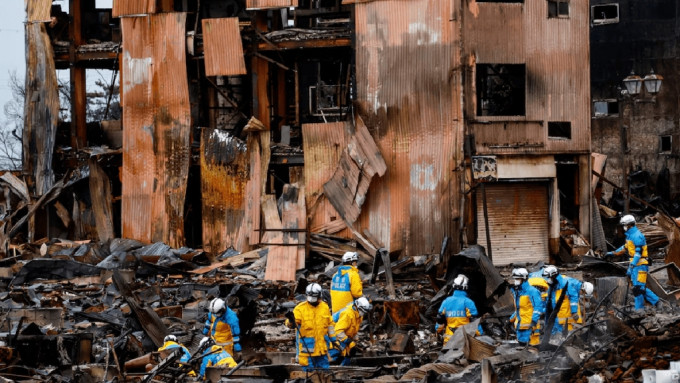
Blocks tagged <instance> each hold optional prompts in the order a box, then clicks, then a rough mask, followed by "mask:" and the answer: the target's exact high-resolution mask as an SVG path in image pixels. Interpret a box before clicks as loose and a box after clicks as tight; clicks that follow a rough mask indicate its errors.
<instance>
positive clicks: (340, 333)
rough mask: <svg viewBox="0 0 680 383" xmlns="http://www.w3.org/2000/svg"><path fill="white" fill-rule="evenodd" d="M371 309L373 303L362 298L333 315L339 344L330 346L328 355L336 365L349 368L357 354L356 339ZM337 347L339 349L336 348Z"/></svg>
mask: <svg viewBox="0 0 680 383" xmlns="http://www.w3.org/2000/svg"><path fill="white" fill-rule="evenodd" d="M371 308H372V307H371V303H370V302H368V299H366V298H365V297H360V298H357V299H356V300H355V301H354V302H352V303H350V304H348V305H347V306H345V308H344V309H342V310H340V311H338V312H337V313H335V314H333V321H334V322H335V336H336V338H337V343H335V345H334V344H332V343H331V344H330V349H329V351H328V355H329V356H330V359H331V361H332V362H333V363H334V364H340V365H341V366H349V364H350V359H351V358H352V357H353V356H354V354H355V352H356V344H355V343H354V337H355V336H356V335H357V333H358V332H359V327H360V326H361V322H362V321H363V319H364V316H365V315H366V314H367V313H368V312H369V311H371ZM336 345H337V346H338V347H335V346H336Z"/></svg>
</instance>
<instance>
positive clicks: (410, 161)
mask: <svg viewBox="0 0 680 383" xmlns="http://www.w3.org/2000/svg"><path fill="white" fill-rule="evenodd" d="M51 3H52V2H51V1H49V0H45V1H36V2H31V3H30V4H29V5H28V23H27V43H28V48H27V52H28V57H27V62H28V72H29V73H28V76H27V78H28V79H27V84H28V85H29V87H28V92H29V96H28V99H27V100H30V103H29V104H28V106H27V111H28V112H27V113H28V116H29V117H30V118H27V122H26V128H25V132H24V135H25V136H24V137H25V138H24V147H25V150H24V155H25V164H24V175H25V176H26V177H27V180H28V185H29V188H31V190H32V191H34V193H35V194H36V195H38V196H40V195H47V194H49V193H50V192H51V191H53V190H54V189H55V185H57V186H58V187H59V188H60V189H59V190H62V189H63V188H62V186H63V187H74V188H79V192H83V193H85V194H86V197H81V196H80V195H81V194H80V193H62V194H61V195H60V196H59V197H58V198H57V197H55V198H53V199H51V200H57V201H58V202H59V203H60V205H62V206H61V207H62V209H56V208H52V207H49V208H48V209H47V210H45V212H44V215H45V216H46V217H48V218H50V219H46V220H40V221H39V222H36V223H34V226H33V227H32V229H30V230H31V233H32V234H33V235H37V233H42V234H43V235H50V233H51V234H54V233H58V232H62V233H67V234H64V235H69V236H71V237H73V238H80V237H90V238H95V239H99V240H107V239H110V238H113V237H117V236H121V237H124V238H132V239H137V240H140V241H142V242H145V243H153V242H164V243H167V244H169V245H170V246H173V247H180V246H184V245H187V246H193V247H203V248H204V249H206V250H207V251H208V252H210V253H211V254H219V253H221V252H223V251H225V250H226V249H228V248H230V247H232V248H234V249H236V250H238V251H241V252H245V251H248V250H251V249H254V248H256V247H258V246H260V245H267V246H270V245H277V244H281V245H283V244H285V245H287V246H278V247H276V250H271V251H270V259H269V260H268V262H279V261H280V263H281V265H279V266H280V267H278V266H272V270H274V269H275V268H277V267H278V269H277V270H290V269H292V270H293V272H294V270H295V267H298V268H299V267H301V266H303V265H304V261H305V255H306V254H307V253H309V252H310V251H314V249H312V248H310V246H309V244H308V243H307V241H306V237H308V236H309V235H310V234H311V233H327V234H332V235H335V236H339V237H347V238H355V239H356V240H357V241H358V242H359V244H360V245H361V246H362V247H363V248H364V249H366V250H367V251H369V252H374V251H375V250H376V249H378V248H380V247H384V248H386V249H387V250H388V251H390V252H391V253H393V254H401V255H406V256H415V255H432V254H439V253H440V252H442V251H444V252H446V253H452V252H456V251H458V250H459V249H460V248H462V247H463V246H465V245H468V244H473V243H477V242H478V243H480V244H481V245H483V246H485V247H488V246H489V245H490V248H489V249H487V250H488V253H491V254H492V255H493V260H494V263H496V264H509V263H513V262H534V261H539V260H545V261H547V260H548V259H549V256H550V255H551V254H553V255H555V254H557V253H558V252H559V246H560V242H559V239H560V221H561V220H560V218H561V217H566V218H567V219H569V220H571V221H572V222H573V223H574V224H575V226H576V228H577V229H578V230H579V231H580V232H581V233H582V234H583V235H584V236H585V237H586V238H587V237H589V236H590V221H591V218H590V217H591V214H592V205H591V186H590V185H591V160H590V158H591V155H590V113H589V112H588V111H589V107H590V77H589V72H588V71H587V70H584V68H587V67H588V62H589V60H588V58H589V23H590V11H591V9H590V7H589V4H588V3H587V2H586V1H585V0H571V1H562V0H555V1H552V0H546V1H538V2H534V1H532V2H524V1H521V0H517V1H509V0H504V1H486V0H485V1H481V0H477V1H467V0H454V1H449V0H446V1H444V0H414V1H400V0H379V1H378V0H377V1H370V0H355V1H354V0H343V1H341V0H245V1H241V0H232V1H206V0H203V1H196V0H175V1H173V0H134V1H132V0H127V1H125V0H113V8H112V9H98V8H96V6H95V4H94V3H95V2H94V1H88V0H70V1H69V6H68V13H66V12H64V11H61V13H60V12H57V11H59V10H58V9H56V10H55V8H54V7H52V4H51ZM55 20H56V22H55ZM64 23H66V26H64ZM54 25H62V27H61V28H60V29H57V28H55V27H54ZM94 68H101V69H109V70H113V71H114V73H116V74H117V77H118V78H119V84H120V105H121V108H122V118H121V119H120V120H118V121H97V122H94V123H92V122H90V123H88V121H87V118H86V104H87V93H88V92H87V81H86V73H87V70H88V69H94ZM58 69H66V70H68V71H69V73H70V86H71V87H70V96H71V97H70V99H71V113H70V115H71V117H70V121H68V123H64V122H59V121H58V119H57V118H56V117H57V116H58V114H59V113H58V112H59V104H58V102H57V91H58V89H57V83H56V79H55V73H54V72H55V70H58ZM45 127H46V128H45ZM73 169H86V170H84V171H83V172H80V173H79V174H80V176H79V178H78V177H76V179H74V176H73V174H69V173H72V172H70V171H69V170H73ZM64 175H68V176H69V177H66V178H63V176H64ZM59 179H61V180H60V181H57V180H59ZM85 179H89V181H83V180H85ZM60 183H61V184H60ZM277 200H278V206H277ZM46 206H47V205H46ZM65 216H68V218H70V219H69V220H66V219H65V218H64V217H65ZM74 221H77V223H74ZM41 225H42V226H41ZM69 225H70V226H69ZM74 226H77V227H78V230H75V229H74ZM446 238H448V240H445V239H446ZM443 243H448V246H447V248H446V249H442V244H443ZM288 245H292V246H288ZM398 256H399V255H395V257H398ZM272 259H274V260H279V261H272ZM291 262H292V263H291ZM268 268H269V263H268ZM284 274H285V276H283V274H275V275H274V274H272V275H271V276H272V278H273V279H287V278H290V273H289V272H286V273H284Z"/></svg>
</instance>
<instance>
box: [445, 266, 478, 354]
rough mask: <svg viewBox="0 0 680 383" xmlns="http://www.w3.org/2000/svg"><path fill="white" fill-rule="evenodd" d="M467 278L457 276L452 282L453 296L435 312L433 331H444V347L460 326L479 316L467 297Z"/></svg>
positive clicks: (473, 303) (472, 302)
mask: <svg viewBox="0 0 680 383" xmlns="http://www.w3.org/2000/svg"><path fill="white" fill-rule="evenodd" d="M467 289H468V277H466V276H465V275H463V274H458V276H457V277H456V279H454V280H453V294H451V296H450V297H448V298H446V299H444V302H442V304H441V306H439V311H438V312H437V324H436V325H435V327H434V328H435V331H437V332H441V331H442V329H444V342H443V344H442V346H446V343H448V341H449V339H451V336H453V333H454V332H455V331H456V329H457V328H458V327H460V326H465V325H466V324H468V323H470V319H471V318H476V317H477V316H479V313H478V312H477V306H476V305H475V302H474V301H473V300H472V299H470V298H469V297H468V294H467Z"/></svg>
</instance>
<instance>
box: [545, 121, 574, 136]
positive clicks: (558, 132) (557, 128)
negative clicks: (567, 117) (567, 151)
mask: <svg viewBox="0 0 680 383" xmlns="http://www.w3.org/2000/svg"><path fill="white" fill-rule="evenodd" d="M548 138H550V139H567V140H571V122H569V121H550V122H548Z"/></svg>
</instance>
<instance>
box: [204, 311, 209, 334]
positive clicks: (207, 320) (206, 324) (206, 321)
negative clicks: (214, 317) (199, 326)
mask: <svg viewBox="0 0 680 383" xmlns="http://www.w3.org/2000/svg"><path fill="white" fill-rule="evenodd" d="M208 332H210V314H208V319H206V320H205V325H204V326H203V335H208Z"/></svg>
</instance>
